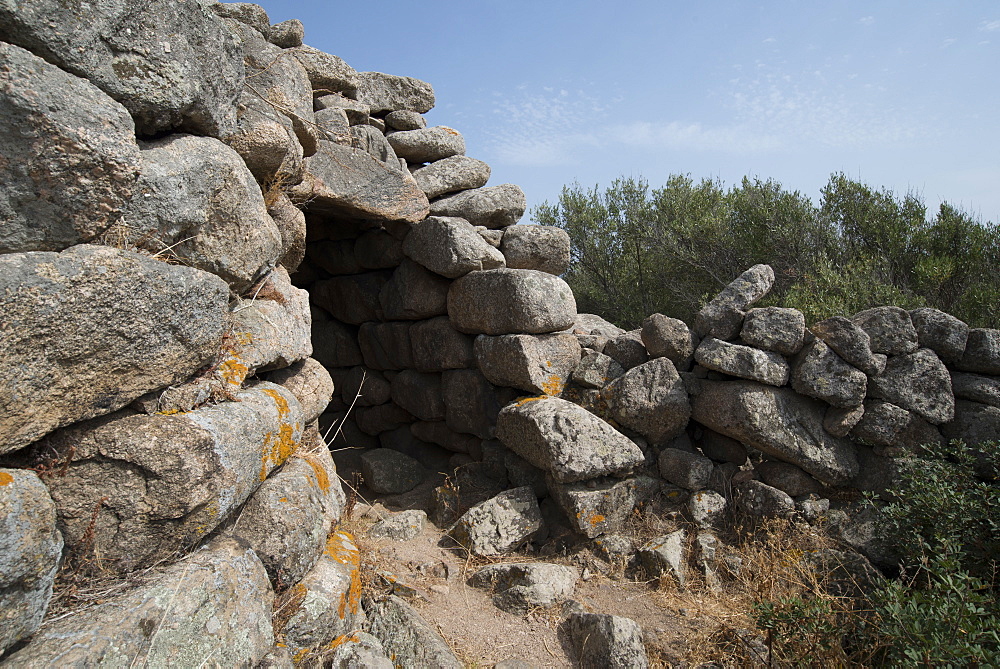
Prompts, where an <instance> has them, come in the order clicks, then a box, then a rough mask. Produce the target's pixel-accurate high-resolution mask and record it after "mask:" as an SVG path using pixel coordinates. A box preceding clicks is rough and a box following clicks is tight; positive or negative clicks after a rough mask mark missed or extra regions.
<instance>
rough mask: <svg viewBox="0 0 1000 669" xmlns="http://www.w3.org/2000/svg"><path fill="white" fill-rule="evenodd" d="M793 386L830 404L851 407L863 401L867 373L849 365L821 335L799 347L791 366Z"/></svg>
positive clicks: (804, 393) (866, 388) (866, 385)
mask: <svg viewBox="0 0 1000 669" xmlns="http://www.w3.org/2000/svg"><path fill="white" fill-rule="evenodd" d="M792 388H794V389H795V391H796V392H798V393H801V394H803V395H807V396H809V397H815V398H816V399H818V400H823V401H824V402H827V403H828V404H830V405H831V406H835V407H840V408H844V409H846V408H851V407H856V406H859V405H861V404H862V403H863V402H864V401H865V393H866V392H867V390H868V377H867V376H865V373H864V372H862V371H861V370H860V369H857V368H856V367H853V366H851V365H849V364H848V363H847V362H845V361H844V359H843V358H841V357H840V356H839V355H837V354H836V353H835V352H834V351H833V349H832V348H830V347H829V346H827V345H826V344H825V343H824V342H823V340H822V339H816V340H815V341H812V342H811V343H809V344H806V347H805V348H804V349H802V351H801V352H800V353H799V355H798V356H797V357H796V358H795V360H794V363H793V367H792Z"/></svg>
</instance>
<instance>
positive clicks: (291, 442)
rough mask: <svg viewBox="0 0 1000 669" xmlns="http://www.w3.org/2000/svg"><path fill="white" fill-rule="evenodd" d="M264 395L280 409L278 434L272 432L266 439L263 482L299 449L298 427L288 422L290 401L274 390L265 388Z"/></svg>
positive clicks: (261, 473) (262, 463) (262, 471)
mask: <svg viewBox="0 0 1000 669" xmlns="http://www.w3.org/2000/svg"><path fill="white" fill-rule="evenodd" d="M264 394H266V395H268V396H269V397H271V399H273V400H274V403H275V405H276V406H277V407H278V432H277V433H274V432H270V433H268V434H267V436H265V437H264V449H263V453H262V454H261V468H260V480H261V481H263V480H264V479H266V478H267V475H268V474H269V473H270V471H271V470H272V469H274V468H275V467H279V466H281V465H283V464H284V463H285V461H286V460H288V458H290V457H291V456H292V453H294V452H295V451H296V449H298V447H299V442H298V440H296V439H295V429H296V426H295V425H293V424H291V423H289V422H288V421H287V420H286V419H287V418H288V414H289V413H291V409H290V408H289V407H288V400H286V399H285V398H284V397H283V396H282V395H281V393H280V392H278V391H277V390H275V389H273V388H265V389H264ZM269 465H270V466H269Z"/></svg>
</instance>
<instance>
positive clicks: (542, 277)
mask: <svg viewBox="0 0 1000 669" xmlns="http://www.w3.org/2000/svg"><path fill="white" fill-rule="evenodd" d="M448 316H449V318H450V319H451V323H452V325H453V326H454V327H455V329H456V330H458V331H459V332H467V333H470V334H488V335H503V334H520V333H524V334H546V333H549V332H556V331H558V330H563V329H565V328H567V327H569V326H570V325H572V324H573V318H574V317H575V316H576V299H575V298H574V297H573V291H572V290H571V289H570V287H569V286H568V285H567V284H566V282H565V281H563V280H562V279H560V278H559V277H557V276H553V275H551V274H547V273H545V272H539V271H537V270H530V269H506V268H504V269H493V270H488V271H484V272H472V273H470V274H467V275H465V276H463V277H462V278H460V279H458V280H457V281H455V282H454V283H453V284H452V285H451V288H450V289H449V290H448Z"/></svg>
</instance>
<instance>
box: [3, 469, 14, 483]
mask: <svg viewBox="0 0 1000 669" xmlns="http://www.w3.org/2000/svg"><path fill="white" fill-rule="evenodd" d="M13 482H14V477H13V476H11V475H10V474H8V473H7V472H0V485H10V484H11V483H13Z"/></svg>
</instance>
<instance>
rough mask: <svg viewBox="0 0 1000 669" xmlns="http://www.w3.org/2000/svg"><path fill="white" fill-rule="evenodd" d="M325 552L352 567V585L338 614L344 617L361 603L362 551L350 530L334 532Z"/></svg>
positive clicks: (355, 609) (343, 599) (341, 602)
mask: <svg viewBox="0 0 1000 669" xmlns="http://www.w3.org/2000/svg"><path fill="white" fill-rule="evenodd" d="M323 554H324V555H326V556H327V557H329V558H331V559H333V560H334V561H336V562H338V563H340V564H342V565H345V566H346V567H348V568H349V569H350V573H351V587H350V589H349V590H348V591H347V592H346V593H345V594H344V596H343V597H342V598H341V600H340V607H339V608H338V610H337V614H338V615H339V616H340V617H341V619H343V618H344V617H345V616H346V615H347V613H348V612H350V613H351V614H355V613H357V612H358V606H359V605H360V603H361V551H360V550H359V549H358V544H357V543H356V542H355V541H354V536H353V535H352V534H351V533H350V532H345V531H343V530H340V531H337V532H333V533H332V534H330V536H329V537H328V538H327V540H326V550H324V551H323Z"/></svg>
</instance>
